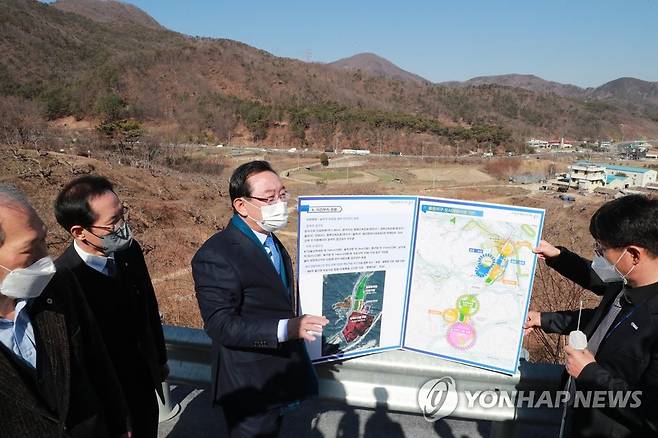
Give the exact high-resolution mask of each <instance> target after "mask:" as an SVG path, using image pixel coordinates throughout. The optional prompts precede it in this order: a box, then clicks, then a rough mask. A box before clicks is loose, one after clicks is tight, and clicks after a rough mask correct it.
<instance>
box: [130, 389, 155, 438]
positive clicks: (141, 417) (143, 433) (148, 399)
mask: <svg viewBox="0 0 658 438" xmlns="http://www.w3.org/2000/svg"><path fill="white" fill-rule="evenodd" d="M123 390H124V395H125V396H126V403H127V404H128V411H129V412H130V424H131V429H132V438H157V436H158V399H157V397H158V396H157V394H156V393H155V389H153V387H152V386H151V385H150V379H149V380H142V381H141V382H137V381H133V382H132V384H131V385H124V386H123Z"/></svg>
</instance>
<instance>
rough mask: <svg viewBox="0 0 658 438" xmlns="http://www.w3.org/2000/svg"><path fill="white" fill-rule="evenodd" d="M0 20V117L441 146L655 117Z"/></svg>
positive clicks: (50, 9) (582, 134) (153, 36)
mask: <svg viewBox="0 0 658 438" xmlns="http://www.w3.org/2000/svg"><path fill="white" fill-rule="evenodd" d="M97 3H98V2H97ZM101 3H102V2H101ZM0 23H2V26H0V53H2V54H3V56H2V57H0V114H2V111H1V110H2V105H3V100H4V105H5V107H6V108H7V114H13V113H15V111H14V108H15V107H17V105H18V104H19V103H21V105H22V104H27V105H29V107H30V108H33V107H38V108H40V110H41V111H42V115H41V117H47V118H49V119H57V118H60V117H67V116H75V117H76V118H77V119H86V120H96V121H98V120H102V121H105V120H109V121H113V120H122V119H127V118H132V119H135V120H136V121H138V122H140V123H144V124H145V125H147V124H148V125H149V126H150V127H153V129H155V130H160V131H159V132H162V133H163V135H167V136H169V138H172V139H175V138H179V139H195V138H196V139H207V140H204V141H214V139H216V140H217V141H224V140H226V139H231V140H230V141H231V142H236V141H242V142H243V143H245V144H254V143H257V142H263V143H264V144H285V145H309V146H316V147H325V146H326V145H327V144H337V143H341V144H348V145H354V146H364V147H368V145H370V144H372V143H373V142H378V143H379V144H388V145H391V146H390V147H392V148H393V147H394V148H395V150H399V151H403V152H406V151H409V150H416V149H417V150H420V148H421V146H422V144H423V143H427V142H428V141H434V142H436V144H440V145H445V147H449V146H450V145H456V144H469V145H477V144H490V143H493V144H500V143H509V142H511V141H513V139H517V140H518V139H522V138H524V137H527V136H531V135H546V136H551V135H557V134H556V133H559V135H564V136H565V137H572V138H587V137H589V138H598V137H602V136H606V137H612V136H616V135H619V134H620V132H619V131H620V126H621V124H623V126H624V131H625V134H626V135H627V136H629V135H631V134H630V133H631V132H633V133H637V134H638V135H645V136H649V137H655V136H656V135H658V123H656V122H657V121H658V114H654V113H651V114H649V113H647V114H645V113H643V112H641V111H635V110H631V109H629V108H627V107H626V106H625V105H622V104H618V103H617V102H615V101H610V102H601V101H596V100H591V101H584V100H579V99H566V98H563V97H561V96H558V95H556V94H551V93H537V92H534V91H529V90H525V89H521V88H515V87H509V86H499V85H480V86H471V87H446V86H441V85H434V84H430V83H428V82H426V81H424V80H422V78H419V79H417V80H407V81H405V82H402V81H401V80H399V79H392V78H391V77H390V73H389V74H388V75H386V76H382V75H380V74H375V73H374V71H377V70H369V72H366V71H364V70H360V71H359V70H356V71H355V70H352V69H344V68H337V67H336V66H331V65H326V64H319V63H305V62H302V61H299V60H294V59H288V58H279V57H276V56H273V55H272V54H270V53H267V52H265V51H263V50H259V49H256V48H254V47H250V46H248V45H246V44H243V43H240V42H237V41H231V40H226V39H211V38H192V37H188V36H185V35H181V34H179V33H175V32H171V31H169V30H167V29H163V28H154V27H151V26H143V25H139V24H135V23H133V22H129V23H127V25H120V24H117V23H116V22H115V21H111V22H97V21H92V20H91V19H89V18H86V17H84V16H82V15H78V14H72V13H65V12H63V11H61V10H60V9H59V8H58V7H54V6H52V5H48V4H44V3H41V2H39V1H36V0H2V7H1V8H0ZM362 66H363V65H362ZM389 67H390V66H389ZM387 71H389V72H391V70H387ZM371 72H372V73H371ZM1 119H2V118H1V117H0V122H2V120H1ZM8 126H9V127H11V126H10V125H8ZM1 129H2V123H0V130H1ZM0 135H1V133H0Z"/></svg>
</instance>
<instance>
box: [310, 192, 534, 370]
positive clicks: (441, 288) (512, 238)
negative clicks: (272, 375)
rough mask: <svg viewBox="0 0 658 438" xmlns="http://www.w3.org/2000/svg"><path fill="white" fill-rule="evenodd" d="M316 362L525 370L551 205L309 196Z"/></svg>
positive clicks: (409, 197)
mask: <svg viewBox="0 0 658 438" xmlns="http://www.w3.org/2000/svg"><path fill="white" fill-rule="evenodd" d="M298 211H299V234H298V239H299V241H298V258H297V260H298V288H299V294H300V306H301V311H302V312H303V313H308V314H314V315H324V316H326V317H327V318H328V319H329V324H328V325H327V326H326V327H325V328H324V331H323V333H322V336H320V337H318V338H317V339H316V341H314V342H307V349H308V352H309V355H310V356H311V359H312V360H313V361H314V362H326V361H331V360H338V359H346V358H350V357H355V356H360V355H365V354H372V353H376V352H380V351H386V350H391V349H405V350H410V351H416V352H420V353H424V354H429V355H432V356H438V357H442V358H445V359H448V360H452V361H455V362H460V363H465V364H469V365H474V366H477V367H481V368H485V369H489V370H493V371H499V372H503V373H506V374H514V373H515V372H516V370H517V367H518V360H519V354H520V350H521V343H522V340H523V324H524V322H525V319H526V315H527V312H528V305H529V302H530V295H531V292H532V284H533V278H534V273H535V267H536V255H535V254H534V253H533V252H532V249H533V248H534V247H536V246H537V245H538V244H539V239H540V236H541V231H542V226H543V221H544V210H541V209H534V208H527V207H515V206H509V205H498V204H489V203H482V202H474V201H461V200H454V199H442V198H427V197H415V196H322V197H319V196H318V197H314V196H303V197H300V198H299V200H298Z"/></svg>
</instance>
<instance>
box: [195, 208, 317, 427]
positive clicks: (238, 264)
mask: <svg viewBox="0 0 658 438" xmlns="http://www.w3.org/2000/svg"><path fill="white" fill-rule="evenodd" d="M235 220H238V221H240V220H241V219H239V218H238V217H235V218H234V219H232V221H231V222H230V223H229V225H228V226H227V227H226V228H225V229H224V230H223V231H220V232H218V233H217V234H215V235H214V236H212V237H211V238H210V239H208V240H207V241H206V242H205V243H204V244H203V246H202V247H201V248H200V249H199V251H198V252H197V253H196V255H195V256H194V258H193V259H192V275H193V276H194V283H195V289H196V296H197V300H198V301H199V308H200V309H201V316H202V317H203V321H204V324H205V330H206V332H207V333H208V335H209V336H210V337H211V338H212V341H213V362H214V364H213V365H214V367H213V387H212V389H213V400H214V401H215V402H219V403H220V404H222V405H223V406H224V408H225V409H226V408H229V409H232V410H234V411H236V410H238V411H240V413H241V414H243V415H250V414H254V413H259V412H263V411H264V410H267V409H273V408H276V407H280V406H282V405H284V404H287V403H289V402H291V401H295V400H301V399H303V398H306V397H307V396H309V395H313V394H317V378H316V376H315V372H314V370H313V367H312V365H311V362H310V360H309V358H308V354H307V353H306V347H305V345H304V342H303V341H302V340H299V339H297V340H291V341H287V342H283V343H279V342H278V339H277V326H278V322H279V320H280V319H289V318H293V317H295V316H296V315H297V311H296V307H297V306H296V298H295V297H296V294H295V293H294V292H293V293H292V294H289V292H288V290H287V289H286V287H285V286H284V283H283V281H282V279H281V277H279V275H278V274H277V272H276V270H275V268H274V265H273V264H272V262H271V260H270V258H269V256H268V255H267V253H266V252H265V250H264V248H263V245H261V244H260V242H258V241H257V238H256V236H255V235H252V236H251V237H249V236H247V234H245V233H244V232H243V231H240V230H239V229H238V228H237V227H236V225H235V224H234V223H233V221H235ZM275 242H276V243H277V245H278V248H279V250H280V252H281V256H282V258H283V262H284V265H285V271H286V275H287V283H288V284H289V285H291V289H294V287H292V285H293V284H294V282H293V275H292V264H291V261H290V256H289V255H288V252H287V251H286V250H285V248H284V247H283V245H282V244H281V242H280V241H279V240H278V239H277V238H276V237H275ZM290 295H292V297H291V296H290Z"/></svg>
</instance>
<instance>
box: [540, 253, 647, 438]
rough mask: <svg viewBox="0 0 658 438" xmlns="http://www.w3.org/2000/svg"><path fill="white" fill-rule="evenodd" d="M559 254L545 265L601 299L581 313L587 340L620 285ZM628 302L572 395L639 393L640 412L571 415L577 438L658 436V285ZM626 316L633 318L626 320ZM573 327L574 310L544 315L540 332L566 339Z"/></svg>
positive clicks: (578, 259)
mask: <svg viewBox="0 0 658 438" xmlns="http://www.w3.org/2000/svg"><path fill="white" fill-rule="evenodd" d="M560 249H561V254H560V255H559V256H558V257H556V258H554V259H549V260H547V263H548V265H549V266H551V267H552V268H553V269H555V270H556V271H558V272H559V273H560V274H562V275H564V276H565V277H567V278H569V279H570V280H572V281H574V282H576V283H578V284H579V285H580V286H582V287H583V288H585V289H589V290H591V291H593V292H594V293H596V294H597V295H602V296H603V298H602V299H601V303H600V304H599V306H598V307H596V308H595V309H583V313H582V319H581V330H582V331H583V332H584V333H585V334H586V335H587V338H588V339H589V338H590V337H591V336H592V334H593V333H594V331H595V330H596V327H598V325H599V323H600V322H601V319H602V318H603V317H604V316H605V315H606V313H607V310H608V309H609V308H610V306H611V304H612V302H613V301H614V299H615V297H616V296H617V295H618V294H619V292H620V291H621V289H622V288H623V283H621V282H617V283H604V282H602V281H601V279H600V278H599V277H598V276H597V275H596V273H595V272H594V271H593V270H592V269H591V267H590V264H591V262H590V261H589V260H586V259H583V258H581V257H580V256H578V255H576V254H574V253H572V252H570V251H569V250H567V249H565V248H560ZM627 296H629V297H630V299H631V301H632V302H631V303H629V304H627V306H628V307H627V308H626V309H625V310H624V309H623V310H622V313H621V314H620V315H619V316H618V318H617V320H616V321H615V324H613V326H612V328H611V331H608V334H609V336H608V337H607V338H605V339H604V340H603V342H601V345H600V346H599V349H598V351H597V353H596V355H595V359H596V362H594V363H591V364H589V365H587V366H585V368H583V370H582V372H581V373H580V375H579V376H578V378H577V379H576V389H577V390H579V391H581V390H582V391H642V396H641V406H639V407H636V408H628V407H627V408H625V409H624V408H619V407H617V408H612V407H608V408H601V409H599V408H591V409H575V411H574V414H573V418H574V420H573V422H574V432H575V433H576V434H577V435H582V436H605V437H625V436H658V283H657V284H652V285H648V286H644V287H640V288H634V289H629V288H627ZM633 309H634V310H633ZM630 311H633V313H632V314H631V315H630V316H629V317H628V318H625V319H624V315H626V314H628V312H630ZM577 321H578V311H577V310H576V311H562V312H542V316H541V327H542V329H543V330H545V331H546V332H549V333H561V334H565V335H567V334H569V332H570V331H572V330H576V325H577ZM620 321H621V323H620V324H619V326H617V327H616V328H615V325H616V324H617V323H618V322H620ZM631 400H632V399H631ZM588 433H589V434H590V435H587V434H588ZM592 434H593V435H592Z"/></svg>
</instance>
